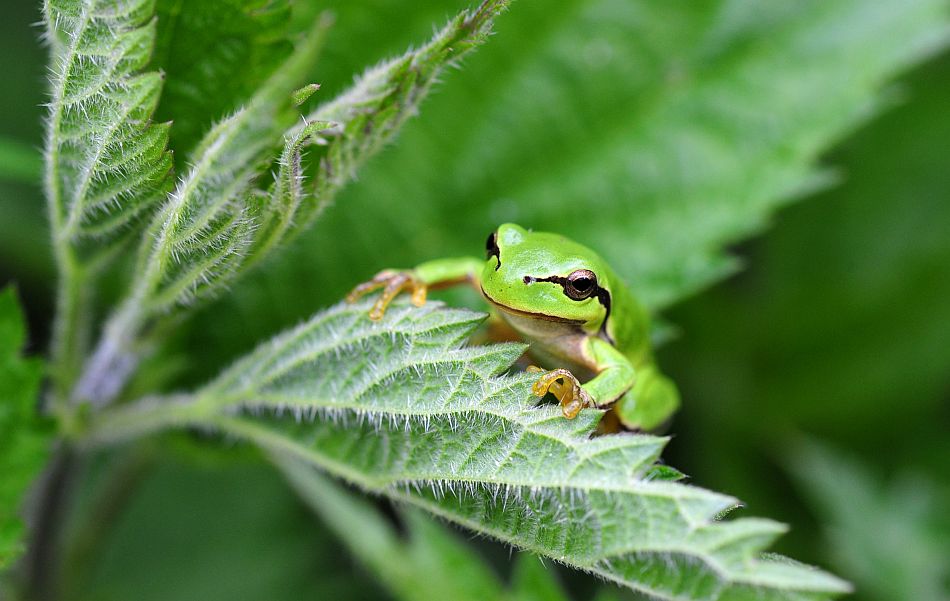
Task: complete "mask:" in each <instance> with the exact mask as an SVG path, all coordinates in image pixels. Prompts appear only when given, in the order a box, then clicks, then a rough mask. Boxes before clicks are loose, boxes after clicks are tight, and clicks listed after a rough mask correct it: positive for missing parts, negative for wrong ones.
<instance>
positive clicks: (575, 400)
mask: <svg viewBox="0 0 950 601" xmlns="http://www.w3.org/2000/svg"><path fill="white" fill-rule="evenodd" d="M527 371H528V372H530V373H540V372H543V371H544V370H543V369H541V368H540V367H535V366H534V365H532V366H530V367H528V370H527ZM531 392H532V393H534V394H535V396H539V397H543V396H544V395H545V394H547V393H549V392H550V393H551V394H552V395H554V396H555V397H556V398H557V400H558V401H559V402H560V403H561V412H562V413H563V414H564V417H566V418H567V419H574V418H575V417H577V414H578V413H580V412H581V409H583V408H584V407H592V406H593V405H594V403H593V401H592V399H591V398H590V395H589V394H588V393H587V391H586V390H584V389H583V388H582V387H581V383H580V382H579V381H578V379H577V378H575V377H574V374H572V373H571V372H569V371H568V370H566V369H555V370H552V371H548V372H545V373H544V375H542V376H541V377H540V378H538V381H537V382H535V383H534V385H533V386H532V387H531Z"/></svg>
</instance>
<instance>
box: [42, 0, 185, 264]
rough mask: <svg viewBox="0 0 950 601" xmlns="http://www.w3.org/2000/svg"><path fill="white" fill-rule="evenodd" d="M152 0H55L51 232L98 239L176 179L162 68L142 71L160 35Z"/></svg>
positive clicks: (50, 8)
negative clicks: (160, 120) (159, 120)
mask: <svg viewBox="0 0 950 601" xmlns="http://www.w3.org/2000/svg"><path fill="white" fill-rule="evenodd" d="M153 6H154V2H153V0H127V1H125V2H121V3H111V2H103V1H102V0H82V1H69V0H47V2H46V4H45V7H44V9H45V14H46V18H47V26H48V27H49V28H50V30H51V36H52V37H53V38H54V39H56V40H59V41H60V42H61V44H62V45H61V46H56V47H54V52H53V57H52V59H53V60H52V69H51V76H50V79H51V84H52V101H51V103H50V108H49V117H48V122H47V144H46V193H47V197H48V200H49V203H50V213H51V221H52V226H53V235H54V236H55V237H56V238H57V239H59V240H63V241H68V242H69V243H70V244H72V245H74V246H78V245H79V244H80V243H81V242H82V241H83V239H88V238H95V240H96V244H95V245H94V246H95V247H94V248H92V249H90V251H89V252H97V251H98V250H99V247H103V246H105V247H108V243H107V242H105V241H104V240H108V239H109V238H115V237H117V236H119V235H120V234H121V233H123V231H124V227H125V226H127V225H128V224H129V222H131V221H132V220H134V219H135V218H136V217H138V216H140V215H141V214H142V213H144V212H146V211H148V210H149V209H151V208H154V207H155V206H156V205H157V203H158V202H159V201H160V200H161V199H162V198H164V195H165V193H166V192H167V191H168V189H169V188H170V185H171V171H172V157H171V153H169V152H168V151H166V148H165V147H166V144H167V142H168V128H167V127H165V126H161V125H154V124H153V123H152V122H151V118H152V113H153V112H154V110H155V105H156V104H157V103H158V98H159V96H160V95H161V89H162V77H161V75H159V74H158V73H155V72H150V73H140V70H141V69H143V68H144V67H145V65H146V64H147V62H148V60H149V58H150V56H151V52H152V48H153V46H154V38H155V22H154V20H152V15H153Z"/></svg>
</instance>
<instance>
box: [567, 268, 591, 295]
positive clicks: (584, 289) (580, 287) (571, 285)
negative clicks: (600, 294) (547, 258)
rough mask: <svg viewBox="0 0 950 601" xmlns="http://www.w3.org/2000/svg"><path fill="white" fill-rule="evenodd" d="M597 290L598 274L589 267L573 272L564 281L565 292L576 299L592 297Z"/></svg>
mask: <svg viewBox="0 0 950 601" xmlns="http://www.w3.org/2000/svg"><path fill="white" fill-rule="evenodd" d="M596 290H597V276H596V275H594V272H593V271H591V270H589V269H578V270H577V271H573V272H571V275H569V276H567V278H566V279H565V282H564V294H566V295H567V296H568V297H569V298H572V299H574V300H584V299H585V298H590V296H591V295H592V294H594V292H595V291H596Z"/></svg>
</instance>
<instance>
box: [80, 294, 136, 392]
mask: <svg viewBox="0 0 950 601" xmlns="http://www.w3.org/2000/svg"><path fill="white" fill-rule="evenodd" d="M126 308H127V309H130V307H129V306H128V305H127V306H126ZM139 322H140V317H139V315H138V312H137V311H135V310H123V311H120V312H119V313H117V314H115V315H114V316H113V317H112V318H111V319H110V320H109V321H108V322H107V323H106V325H105V327H104V328H103V331H102V337H101V338H100V340H99V343H98V344H97V345H96V349H95V351H94V352H93V353H92V355H91V356H90V357H89V359H88V360H87V361H86V363H85V365H83V368H82V376H81V377H80V378H79V381H78V382H77V383H76V387H75V389H74V390H73V391H72V394H71V396H70V400H71V401H72V402H74V403H75V402H80V401H84V400H85V401H89V402H91V403H92V405H93V406H94V407H97V408H101V407H104V406H106V405H108V404H109V403H111V402H112V401H113V400H114V399H115V397H116V396H118V395H119V393H120V392H122V389H123V388H124V387H125V384H126V383H127V382H128V380H129V378H130V377H132V374H133V373H134V371H135V368H136V367H137V366H138V362H139V356H138V353H136V352H135V350H134V348H133V346H134V344H135V338H136V336H137V334H138V332H139V330H140V327H139V325H138V324H139Z"/></svg>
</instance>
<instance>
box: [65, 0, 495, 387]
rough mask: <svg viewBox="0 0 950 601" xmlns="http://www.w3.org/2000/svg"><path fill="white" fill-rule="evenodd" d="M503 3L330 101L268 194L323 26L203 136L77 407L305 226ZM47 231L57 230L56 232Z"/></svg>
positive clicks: (300, 129)
mask: <svg viewBox="0 0 950 601" xmlns="http://www.w3.org/2000/svg"><path fill="white" fill-rule="evenodd" d="M504 6H505V4H504V2H502V1H500V0H498V1H492V2H486V3H485V4H483V5H482V6H481V7H480V8H479V9H478V10H477V11H474V12H472V13H467V12H462V13H460V14H459V15H458V16H457V17H456V18H455V19H454V20H452V21H451V22H450V23H449V24H448V25H447V26H446V27H444V28H443V29H442V30H441V31H440V32H438V33H437V34H436V35H435V37H434V38H433V39H432V41H431V42H430V43H429V44H427V45H425V46H423V47H421V48H419V49H418V50H411V51H409V52H407V53H405V54H404V55H403V56H402V57H400V58H398V59H396V60H393V61H389V62H387V63H383V64H382V65H380V66H379V67H377V68H375V69H371V70H370V71H368V72H367V73H366V74H365V75H364V76H363V77H362V78H360V79H359V80H358V81H357V82H356V83H355V84H354V86H353V87H352V89H350V90H349V91H347V92H345V93H344V94H342V95H340V96H339V97H338V98H337V99H335V100H332V101H330V102H329V103H326V104H325V105H323V106H321V107H319V108H317V109H316V110H315V111H314V112H313V113H312V114H311V115H310V116H308V117H307V118H305V119H304V124H303V125H298V126H294V127H291V128H290V129H289V130H288V132H287V135H286V140H285V148H284V151H283V153H282V155H281V160H280V161H279V166H278V173H277V175H276V178H275V183H274V185H272V186H270V187H269V188H267V189H261V188H260V187H259V186H258V185H257V180H258V178H259V177H260V175H261V173H262V172H263V171H265V170H266V168H267V167H268V166H269V165H270V162H271V160H272V159H273V156H272V154H271V148H272V146H273V145H274V138H275V137H276V136H277V135H278V133H277V132H279V131H280V130H281V129H283V127H284V125H283V124H282V122H281V119H280V117H281V116H282V115H283V114H285V113H284V110H283V109H285V108H286V107H287V106H288V105H289V104H290V103H291V102H292V100H293V99H294V96H295V95H294V93H293V90H294V88H295V87H296V85H298V84H299V83H300V82H299V80H300V79H301V78H302V77H303V74H304V73H305V72H306V70H307V69H309V68H310V67H311V66H312V63H313V61H314V59H315V55H316V52H317V50H318V49H319V48H320V46H321V45H322V40H323V32H324V31H325V29H326V27H327V25H328V21H327V20H326V19H319V20H318V22H317V24H316V26H315V28H314V30H313V31H311V32H310V33H309V35H307V36H306V37H305V39H304V42H303V43H302V44H300V46H299V47H298V48H297V49H296V50H295V51H294V53H292V54H291V56H290V57H289V58H288V59H287V60H286V61H285V62H284V64H283V65H282V66H281V67H280V68H279V69H277V70H276V71H275V73H274V75H272V76H271V78H270V79H269V80H268V81H267V82H265V83H264V84H263V85H262V86H261V88H260V89H259V90H258V92H257V93H256V94H255V95H254V97H253V98H252V99H251V100H250V101H249V103H248V105H247V106H246V107H245V108H243V109H241V110H239V111H237V112H236V113H235V114H234V115H233V116H231V117H229V118H227V119H225V120H224V121H222V122H221V123H219V124H217V125H216V126H215V127H213V128H212V129H211V131H209V132H208V134H207V135H206V136H205V137H204V139H203V140H202V142H201V143H200V144H199V145H198V147H197V148H196V149H195V152H194V157H193V160H192V165H193V166H192V167H191V169H190V170H189V171H188V173H186V174H185V175H184V176H183V177H182V179H181V181H180V182H179V183H178V185H177V187H176V189H175V190H174V191H173V192H172V193H171V194H170V195H169V200H168V202H167V203H166V204H165V206H164V207H163V209H162V211H161V212H159V213H158V214H157V215H156V217H155V219H154V221H153V223H152V225H151V226H150V228H149V233H150V234H151V235H153V236H154V238H155V240H154V241H153V240H152V239H151V237H146V238H145V240H144V241H143V244H142V250H141V253H140V256H139V261H138V264H137V266H136V269H135V278H134V280H133V282H132V284H131V286H130V290H129V293H128V294H127V295H126V298H125V300H124V301H123V303H122V304H121V306H120V307H119V308H118V309H117V310H116V311H115V313H114V314H113V316H112V317H111V318H110V320H109V322H108V323H107V325H106V327H105V335H104V337H103V339H102V340H101V342H100V343H99V346H98V348H97V349H96V351H95V353H94V354H93V356H92V358H91V359H90V360H89V361H88V363H87V366H86V368H85V372H84V374H83V376H82V379H81V380H80V381H79V383H78V385H77V389H76V392H75V394H74V397H75V398H77V399H81V400H89V401H92V402H93V403H95V404H100V405H101V404H106V403H108V402H110V401H111V400H112V399H113V398H114V397H115V396H116V395H117V394H119V392H121V390H122V388H123V387H124V385H125V381H126V379H127V377H128V376H129V374H130V373H131V371H132V370H133V369H134V367H135V364H136V363H137V361H138V356H137V355H138V353H137V351H136V349H135V345H136V343H137V341H138V339H139V338H140V335H141V333H142V331H143V330H144V329H145V328H146V327H149V326H151V325H152V321H153V320H155V319H157V318H159V317H165V318H168V317H169V316H171V317H174V316H175V314H176V313H177V312H178V311H180V310H181V309H182V307H184V306H186V305H189V304H191V303H192V302H194V301H195V300H197V299H200V298H202V297H206V296H209V295H211V294H214V293H216V292H219V291H220V290H221V289H222V288H223V287H224V286H225V285H227V284H229V283H230V282H231V281H232V280H233V279H234V278H235V277H236V276H237V275H238V274H240V273H241V272H243V271H244V269H245V268H246V267H247V266H248V265H250V264H252V263H254V262H256V261H258V260H260V259H261V258H262V257H263V256H264V255H265V254H266V253H267V252H268V251H270V250H271V249H273V248H274V247H275V246H276V245H278V244H279V243H281V242H282V241H283V239H284V238H286V237H288V236H289V235H290V234H292V233H294V232H295V231H299V230H300V229H301V228H303V227H305V226H306V225H308V224H309V222H310V221H311V220H312V218H313V217H314V216H315V215H316V214H317V213H318V212H319V209H320V207H321V206H323V204H325V203H326V202H328V201H329V199H330V198H332V196H333V194H334V193H335V192H336V191H337V190H338V189H339V188H340V187H341V186H342V185H343V184H345V183H346V182H347V181H349V179H350V178H352V176H353V174H354V173H355V170H356V168H357V167H358V166H359V165H360V164H361V163H362V162H363V161H364V160H366V158H367V157H368V156H370V155H372V154H373V153H374V152H375V151H376V150H378V149H379V147H380V146H381V145H382V144H383V143H384V142H385V141H386V140H388V139H389V138H390V137H391V136H392V135H393V134H394V133H395V132H396V131H397V130H398V129H399V127H400V126H401V125H402V123H403V122H404V121H405V120H406V119H407V118H408V117H409V116H411V115H412V114H414V112H415V110H416V107H417V106H418V104H419V102H420V101H421V99H422V98H423V97H425V95H426V93H427V92H428V90H429V88H430V86H431V84H432V81H433V80H434V78H435V77H436V76H437V75H438V74H439V73H440V72H442V71H443V70H444V69H445V68H446V67H448V66H450V65H451V64H453V62H454V61H455V60H456V59H457V58H459V57H460V56H462V55H463V54H464V53H465V52H466V51H468V50H470V49H472V48H474V47H475V46H476V45H478V44H479V43H481V42H482V41H484V39H485V37H486V35H487V32H488V29H489V27H490V25H491V22H492V18H493V17H494V16H495V15H496V14H497V13H498V12H499V11H501V10H502V9H503V8H504ZM324 131H325V132H326V138H323V137H319V138H316V140H317V141H318V142H319V143H322V148H323V149H324V151H325V152H324V153H323V154H322V155H321V156H319V157H314V158H313V161H314V163H315V165H316V166H315V172H314V173H313V175H312V179H313V182H312V184H311V186H312V187H311V189H310V190H309V191H307V192H306V193H305V192H304V191H303V189H302V178H303V175H304V173H303V168H302V166H301V153H302V150H303V147H304V145H305V144H306V143H308V142H309V141H310V140H311V138H313V137H314V136H316V134H317V132H324ZM54 229H56V228H55V227H54Z"/></svg>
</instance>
